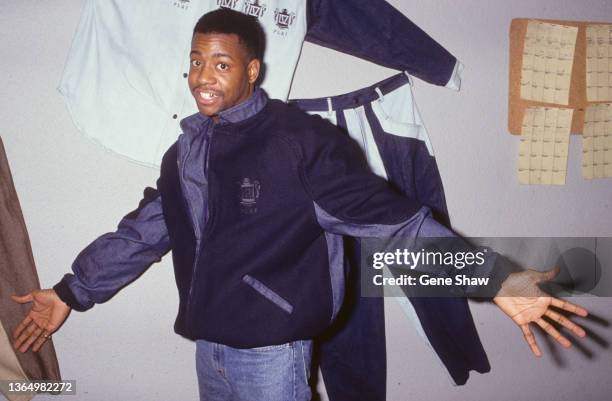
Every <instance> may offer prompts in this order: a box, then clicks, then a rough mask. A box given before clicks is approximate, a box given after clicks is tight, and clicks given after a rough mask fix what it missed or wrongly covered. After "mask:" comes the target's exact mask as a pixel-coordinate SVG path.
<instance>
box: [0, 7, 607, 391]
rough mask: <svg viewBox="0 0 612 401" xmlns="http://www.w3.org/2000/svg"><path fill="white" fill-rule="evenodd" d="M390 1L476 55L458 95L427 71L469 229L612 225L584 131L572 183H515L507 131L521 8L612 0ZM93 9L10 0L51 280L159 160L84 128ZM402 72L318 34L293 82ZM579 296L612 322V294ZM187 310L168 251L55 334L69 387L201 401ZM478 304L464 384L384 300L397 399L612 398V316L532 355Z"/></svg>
mask: <svg viewBox="0 0 612 401" xmlns="http://www.w3.org/2000/svg"><path fill="white" fill-rule="evenodd" d="M390 3H392V4H393V5H394V6H396V7H397V8H398V9H399V10H401V11H402V12H403V13H404V14H406V15H407V16H408V17H409V18H411V19H412V20H413V21H414V22H416V23H417V24H418V25H419V26H421V27H422V28H423V29H425V30H426V31H427V32H428V33H429V34H430V35H432V36H433V37H434V38H436V39H437V40H438V41H439V42H440V43H442V44H443V45H444V46H445V47H446V48H448V49H449V50H451V52H452V53H453V54H455V55H456V56H458V57H459V58H460V59H461V60H462V61H463V62H464V64H465V65H466V71H465V74H464V81H463V86H462V90H461V92H459V93H455V92H452V91H450V90H447V89H444V88H438V87H434V86H431V85H428V84H425V83H423V82H420V81H417V82H416V97H417V101H418V105H419V107H420V110H421V113H422V115H423V117H424V120H425V122H426V125H427V127H428V130H429V132H430V135H431V140H432V142H433V146H434V149H435V152H436V155H437V159H438V163H439V167H440V170H441V174H442V178H443V181H444V184H445V188H446V194H447V199H448V203H449V209H450V213H451V216H452V219H453V222H454V226H455V227H456V228H457V229H458V230H459V231H460V232H462V233H463V234H466V235H472V236H477V235H480V236H484V235H489V236H576V237H579V236H602V237H605V236H608V237H612V224H611V223H612V211H611V200H612V185H611V184H612V181H610V179H605V180H594V181H586V180H584V179H582V178H581V174H580V162H581V139H580V138H579V137H576V136H573V137H572V138H571V143H570V152H569V153H570V156H569V164H568V177H567V184H566V185H565V186H560V187H545V186H519V185H518V183H517V177H516V166H517V157H518V139H517V138H516V137H513V136H511V135H509V134H508V133H507V131H506V128H505V127H506V115H507V86H508V84H507V76H508V67H507V66H508V28H509V25H510V20H511V18H513V17H540V18H553V19H570V20H600V21H606V20H607V21H612V2H610V1H609V0H582V1H571V0H561V1H560V0H515V1H512V2H509V1H502V0H494V1H482V0H481V1H476V0H463V1H461V2H458V1H452V0H439V1H422V0H421V1H419V0H403V1H400V0H390ZM81 6H82V2H76V1H69V0H54V1H34V0H20V1H8V0H2V1H0V35H1V37H2V45H1V46H0V76H1V77H2V86H1V88H0V110H1V112H0V135H1V136H2V139H3V140H4V143H5V147H6V149H7V153H8V157H9V160H10V162H11V167H12V171H13V176H14V180H15V184H16V187H17V190H18V193H19V196H20V200H21V205H22V208H23V211H24V214H25V219H26V223H27V225H28V228H29V232H30V236H31V241H32V245H33V248H34V257H35V259H36V262H37V265H38V270H39V275H40V279H41V282H42V284H43V286H51V285H53V284H54V283H55V282H57V281H58V280H59V278H60V277H61V276H62V275H63V274H64V273H65V272H67V271H68V269H69V266H70V264H71V262H72V260H73V258H74V257H75V255H76V254H77V252H78V251H79V250H80V249H82V248H83V247H84V246H85V245H87V244H88V243H89V242H90V241H91V240H92V239H93V238H95V237H96V236H97V235H98V234H100V233H102V232H106V231H110V230H113V229H114V227H115V225H116V223H117V222H118V220H119V219H120V218H121V216H123V215H124V214H125V213H126V212H127V211H129V210H132V209H133V208H134V207H135V206H136V204H137V202H138V200H139V199H140V195H141V191H142V188H143V187H144V186H146V185H152V184H153V183H154V180H155V178H156V172H155V171H153V170H151V169H148V168H145V167H141V166H137V165H134V164H131V163H129V162H127V161H125V160H123V159H121V158H119V157H116V156H114V155H112V154H109V153H107V152H105V151H103V150H102V149H101V148H100V147H99V146H97V145H96V144H94V143H92V142H90V141H88V140H87V139H85V138H84V137H82V136H81V135H80V134H79V132H78V131H77V130H76V129H75V127H74V126H73V124H72V122H71V119H70V116H69V115H68V112H67V110H66V108H65V107H64V103H63V101H62V98H61V97H60V95H59V94H58V93H57V92H56V86H57V84H58V82H59V79H60V76H61V72H62V68H63V63H64V61H65V57H66V54H67V52H68V49H69V45H70V41H71V38H72V36H73V34H74V31H75V29H76V25H77V22H78V19H79V15H80V9H81ZM364 23H367V22H364ZM347 71H349V72H350V73H347ZM393 73H394V71H391V70H387V69H384V68H381V67H378V66H375V65H373V64H370V63H367V62H364V61H361V60H357V59H354V58H352V57H349V56H345V55H341V54H339V53H337V52H333V51H330V50H327V49H323V48H320V47H317V46H313V45H310V44H306V45H305V46H304V49H303V53H302V59H301V62H300V65H299V68H298V71H297V73H296V76H295V80H294V84H293V89H292V93H291V94H292V97H315V96H316V97H318V96H323V95H332V94H340V93H344V92H347V91H350V90H354V89H358V88H361V87H364V86H367V85H370V84H372V83H374V82H376V81H378V80H381V79H384V78H386V77H388V76H389V75H391V74H393ZM577 301H579V302H581V303H582V304H583V305H584V306H586V307H587V308H589V309H590V310H591V311H592V312H593V313H595V314H597V315H599V316H601V317H603V318H604V320H609V319H610V317H611V316H610V312H609V311H610V306H612V302H611V301H610V299H609V298H600V299H593V298H581V299H579V300H577ZM176 308H177V294H176V290H175V287H174V279H173V275H172V271H171V263H170V260H169V259H168V258H166V260H164V261H163V262H162V263H160V264H158V265H155V266H153V267H151V268H150V269H149V271H148V272H147V273H146V274H144V275H143V276H142V277H141V278H140V279H139V280H137V281H136V282H135V283H133V284H132V285H131V286H129V287H127V288H126V289H124V290H123V291H122V292H120V293H119V294H118V295H117V296H116V297H115V298H113V300H112V301H111V302H109V303H107V304H104V305H98V306H96V307H95V308H94V309H93V310H91V311H90V312H88V313H77V312H73V313H72V315H71V316H70V318H69V320H68V321H67V323H66V324H65V325H64V327H63V328H62V329H61V331H60V332H58V333H57V334H56V335H55V336H54V339H55V345H56V347H57V351H58V355H59V358H60V363H61V368H62V373H63V376H64V377H65V378H66V379H76V380H77V389H78V392H79V395H78V396H77V397H75V398H71V399H78V400H92V401H94V400H95V401H101V400H127V399H129V400H168V399H178V400H188V399H195V398H196V394H197V388H196V378H195V372H194V361H193V353H194V345H193V344H192V343H190V342H188V341H186V340H184V339H182V338H181V337H179V336H177V335H175V334H174V333H173V332H172V322H173V319H174V317H175V312H176ZM473 314H474V317H475V320H476V324H477V326H478V328H479V332H480V335H481V339H482V341H483V343H484V345H485V348H486V349H487V351H488V355H489V358H490V361H491V365H492V367H493V369H492V372H491V373H489V374H486V375H479V374H473V375H472V378H471V379H470V381H469V382H468V384H467V385H466V386H463V387H452V386H451V385H450V382H449V381H448V380H447V378H446V375H445V374H444V372H443V370H442V369H441V368H440V366H439V364H438V362H437V361H436V360H435V359H434V358H433V357H432V355H431V354H430V353H428V352H426V351H425V350H424V348H423V343H422V342H421V340H420V339H419V338H418V337H416V334H415V333H414V330H413V329H412V326H411V325H410V323H409V322H408V321H407V320H406V318H405V317H404V315H403V314H402V312H401V311H400V310H399V307H398V306H397V304H396V303H395V302H393V301H391V302H387V326H388V327H387V328H388V343H389V344H388V345H389V347H388V348H389V355H388V365H389V373H388V389H389V390H388V394H389V397H388V399H389V400H391V401H401V400H408V399H414V400H450V399H453V400H491V399H498V400H534V399H537V400H556V401H561V400H575V399H580V400H604V399H609V398H610V395H609V394H610V391H612V384H610V380H609V377H610V373H611V372H612V358H611V357H610V352H609V349H608V348H609V346H608V343H609V342H610V340H611V335H610V328H609V327H608V324H607V323H605V322H601V321H600V322H598V321H593V320H585V319H577V320H578V321H580V322H582V323H584V325H585V326H586V327H588V328H589V329H590V331H591V333H592V336H591V337H590V338H588V339H584V340H582V341H580V344H581V345H582V347H581V348H582V349H579V348H577V347H574V348H572V349H570V350H563V349H561V348H560V347H558V346H556V345H551V344H550V343H549V342H547V341H545V340H544V339H543V336H542V335H539V336H538V339H539V341H540V344H541V345H542V348H543V351H544V353H545V356H544V357H543V358H541V359H536V358H534V357H533V356H532V355H531V354H530V352H529V351H528V348H527V347H526V345H525V344H524V342H523V339H522V335H521V333H520V331H519V330H518V328H516V327H515V326H514V325H513V324H512V323H511V322H510V320H509V319H507V318H506V317H504V316H503V315H502V314H501V313H500V312H499V311H498V310H497V309H496V307H494V306H492V305H489V304H475V305H473ZM319 389H320V390H321V391H323V390H322V387H321V385H320V386H319ZM38 399H41V400H43V399H57V398H51V397H45V396H40V397H38ZM323 399H324V400H325V399H326V397H325V396H324V395H323Z"/></svg>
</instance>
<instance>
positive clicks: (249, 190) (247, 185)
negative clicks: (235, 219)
mask: <svg viewBox="0 0 612 401" xmlns="http://www.w3.org/2000/svg"><path fill="white" fill-rule="evenodd" d="M260 189H261V185H260V184H259V181H257V180H253V179H250V178H243V179H242V181H241V182H240V213H242V214H253V213H257V199H259V192H260Z"/></svg>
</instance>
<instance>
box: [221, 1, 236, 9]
mask: <svg viewBox="0 0 612 401" xmlns="http://www.w3.org/2000/svg"><path fill="white" fill-rule="evenodd" d="M236 3H238V0H217V5H218V6H219V7H222V8H232V9H233V8H234V7H236Z"/></svg>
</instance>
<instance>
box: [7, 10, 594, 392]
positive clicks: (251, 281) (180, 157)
mask: <svg viewBox="0 0 612 401" xmlns="http://www.w3.org/2000/svg"><path fill="white" fill-rule="evenodd" d="M262 49H263V34H262V31H261V27H260V26H259V25H258V22H257V20H256V19H254V18H252V17H247V16H245V15H242V14H240V13H238V12H234V11H230V10H225V9H222V10H217V11H214V12H211V13H209V14H206V15H204V16H203V17H202V18H201V19H200V21H199V22H198V23H197V25H196V27H195V29H194V34H193V40H192V47H191V67H190V70H189V88H190V90H191V92H192V94H193V96H194V98H195V101H196V102H197V105H198V110H199V112H198V113H196V114H194V115H192V116H190V117H187V118H186V119H184V120H183V121H182V122H181V127H182V129H183V134H182V135H181V136H180V137H179V139H178V141H177V142H176V143H175V144H174V145H173V146H172V147H170V149H169V150H168V151H167V152H166V154H165V156H164V158H163V161H162V166H161V172H160V178H159V180H158V183H157V189H152V188H147V189H146V190H145V194H144V199H143V200H142V201H141V202H140V204H139V207H138V209H136V210H134V211H133V212H131V213H129V214H128V215H126V216H125V217H124V218H123V220H121V222H120V223H119V226H118V228H117V230H116V231H115V232H113V233H108V234H105V235H103V236H101V237H99V238H98V239H96V240H95V241H94V242H93V243H92V244H90V245H89V246H88V247H87V248H86V249H84V250H83V251H82V252H81V253H80V254H79V256H78V257H77V259H76V260H75V262H74V264H73V267H72V270H73V273H72V274H67V275H65V277H64V278H63V279H62V280H61V281H60V282H59V283H58V284H57V285H56V286H55V287H54V289H53V290H42V291H34V292H32V293H30V294H28V295H25V296H23V297H15V300H16V301H17V302H21V303H26V302H33V307H32V311H31V312H30V314H29V315H28V317H26V319H24V321H23V322H22V323H21V324H20V325H19V327H18V328H17V329H16V330H15V333H14V337H15V339H16V340H15V346H16V347H17V348H19V349H20V350H21V351H22V352H25V351H27V350H28V349H29V348H30V347H33V349H34V350H38V349H39V348H40V347H41V345H42V344H43V343H44V342H45V340H46V339H47V338H48V337H49V335H50V333H52V332H54V331H56V330H57V329H58V328H59V327H60V326H61V324H62V323H63V322H64V320H65V319H66V318H67V316H68V313H69V312H70V310H71V309H76V310H79V311H84V310H87V309H89V308H91V307H92V306H93V305H94V304H95V303H101V302H105V301H107V300H108V299H110V298H111V297H112V296H113V295H114V294H115V293H116V292H117V291H119V290H120V289H121V288H122V287H124V286H125V285H127V284H128V283H130V282H131V281H133V280H134V279H136V278H137V277H138V276H139V275H140V274H141V273H142V272H143V271H144V270H146V269H147V268H148V267H149V266H150V265H151V264H152V263H154V262H157V261H159V260H160V259H161V258H162V256H163V255H164V254H166V253H167V252H168V251H170V250H172V258H173V263H174V271H175V278H176V283H177V288H178V292H179V301H180V303H179V312H178V316H177V318H176V322H175V325H174V329H175V331H176V332H177V333H178V334H180V335H182V336H184V337H186V338H189V339H192V340H194V341H195V342H196V370H197V376H198V383H199V389H200V399H201V400H212V401H221V400H224V401H230V400H233V401H263V400H265V401H292V400H295V401H307V400H309V399H310V398H311V391H310V388H309V385H308V378H309V374H310V359H311V348H312V347H311V339H312V338H314V337H315V336H317V335H319V334H321V333H322V331H323V330H324V329H326V328H327V327H328V326H329V325H330V324H331V323H332V322H333V321H334V320H335V318H336V316H337V314H338V312H339V310H340V307H341V305H342V301H343V296H344V287H345V282H344V277H345V264H344V256H343V247H342V243H343V242H342V236H343V235H350V236H355V237H392V236H401V237H416V236H431V237H438V236H439V237H449V236H454V234H453V233H452V232H450V231H449V230H448V229H447V228H445V227H444V226H442V225H440V224H439V223H437V222H436V220H435V219H434V218H433V217H432V215H431V211H430V210H429V209H428V208H427V207H423V206H421V205H420V204H418V203H417V202H415V201H414V200H413V199H410V198H406V197H403V196H401V195H399V194H397V193H396V192H394V191H393V190H391V189H390V187H389V186H388V184H387V183H386V181H384V180H383V179H381V178H379V177H378V176H376V175H374V174H373V173H371V172H370V170H369V167H368V166H367V163H366V162H365V160H364V159H363V156H362V154H361V152H360V150H359V147H358V146H357V145H356V144H355V143H354V142H352V141H351V140H350V139H349V138H348V137H347V136H346V135H344V134H342V133H341V132H340V131H339V130H338V129H337V128H336V127H334V126H333V125H331V124H330V123H328V122H326V121H324V120H322V119H321V118H319V117H314V116H310V115H308V114H305V113H303V112H302V111H299V110H297V109H295V108H292V107H290V106H288V105H286V104H285V103H283V102H281V101H278V100H272V99H268V98H267V96H266V94H265V93H264V92H263V91H262V90H261V89H259V88H257V87H256V82H257V80H258V77H259V74H260V70H261V67H262V66H261V62H260V60H261V53H262ZM416 269H417V270H418V271H421V272H423V273H426V274H428V275H430V276H432V277H440V278H449V277H454V276H455V274H456V272H454V269H453V268H444V267H441V266H428V265H419V266H417V267H416ZM461 273H462V275H465V276H466V277H470V278H473V279H477V278H479V277H481V278H483V277H487V278H490V281H489V285H488V287H489V292H492V293H493V294H497V297H495V299H494V300H495V302H496V304H497V305H498V306H499V307H500V308H501V309H502V310H503V311H504V312H505V313H507V314H508V315H509V316H511V318H512V319H513V320H514V321H515V322H516V323H517V324H518V325H519V326H520V327H521V329H522V330H523V332H524V334H525V336H526V339H527V341H528V342H529V345H530V346H531V348H532V350H533V351H534V353H536V354H539V349H538V348H537V345H536V344H535V342H534V340H533V336H532V335H531V332H530V330H529V323H531V322H537V323H538V324H540V325H542V327H544V328H545V329H546V330H547V331H548V332H549V334H551V335H552V336H553V337H555V338H556V339H557V340H558V341H559V342H560V343H561V344H562V345H564V346H569V345H570V343H569V342H568V340H567V339H566V338H565V337H563V336H561V335H560V334H559V333H558V332H557V331H556V329H555V328H554V327H552V326H551V325H546V326H544V325H543V324H544V323H542V322H543V320H542V316H544V315H546V316H548V317H549V318H552V319H554V320H557V321H558V322H559V323H560V324H561V325H563V326H565V327H567V328H569V329H570V330H572V332H573V333H575V334H576V335H579V336H584V331H583V330H582V329H581V328H580V327H578V326H576V325H575V324H573V323H572V322H571V321H569V320H568V319H566V318H565V317H562V316H561V315H559V314H557V313H555V312H553V311H551V310H550V309H549V307H550V306H551V305H554V306H557V307H560V308H563V309H566V310H568V311H571V312H574V313H576V314H579V315H586V311H585V310H584V309H582V308H580V307H578V306H576V305H573V304H570V303H568V302H562V301H560V300H558V299H555V298H551V297H548V296H546V294H544V293H542V292H541V291H540V290H539V289H538V287H537V286H536V283H537V282H539V281H542V280H545V279H550V278H552V277H553V273H550V272H548V273H538V272H533V271H529V272H522V273H512V274H510V271H509V270H508V269H507V268H506V267H505V264H504V261H503V259H502V258H501V257H499V255H497V254H495V253H494V252H489V253H488V254H487V256H486V257H485V258H484V261H483V264H482V265H480V266H478V267H475V266H471V267H467V266H466V267H465V268H464V269H462V270H461ZM459 288H460V290H461V291H462V292H463V293H464V294H465V295H466V296H471V295H474V291H475V289H474V288H473V286H470V285H465V286H459ZM525 289H527V291H525ZM513 295H529V296H530V297H531V298H520V299H516V298H513V297H512V296H513Z"/></svg>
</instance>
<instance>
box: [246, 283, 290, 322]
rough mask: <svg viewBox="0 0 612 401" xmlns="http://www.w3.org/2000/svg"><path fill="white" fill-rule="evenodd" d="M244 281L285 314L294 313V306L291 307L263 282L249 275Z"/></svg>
mask: <svg viewBox="0 0 612 401" xmlns="http://www.w3.org/2000/svg"><path fill="white" fill-rule="evenodd" d="M242 281H244V282H245V283H247V284H248V285H250V286H251V287H252V288H253V289H254V290H255V291H257V292H258V293H260V294H261V295H263V296H264V297H265V298H266V299H268V300H269V301H270V302H272V303H273V304H274V305H276V306H278V307H279V308H281V309H282V310H284V311H285V312H287V313H289V314H291V313H293V305H291V304H290V303H289V302H287V300H286V299H285V298H283V297H281V296H280V295H278V294H277V293H276V292H275V291H273V290H272V289H270V288H269V287H268V286H266V285H265V284H264V283H262V282H261V281H259V280H257V279H256V278H254V277H251V276H249V275H248V274H246V275H244V277H242Z"/></svg>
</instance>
